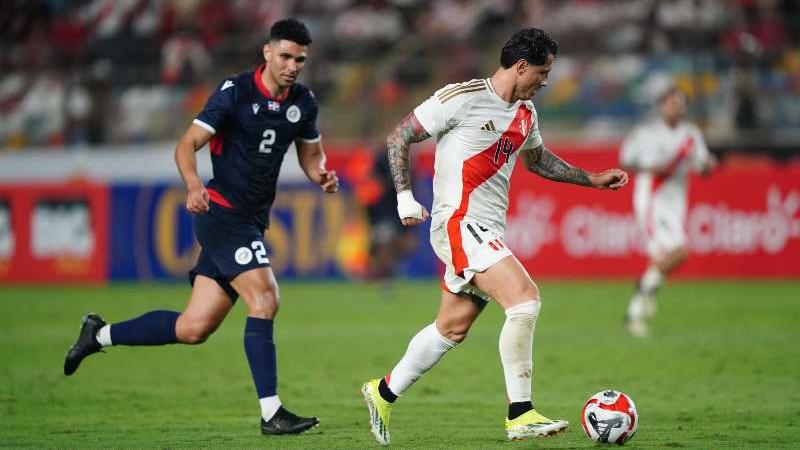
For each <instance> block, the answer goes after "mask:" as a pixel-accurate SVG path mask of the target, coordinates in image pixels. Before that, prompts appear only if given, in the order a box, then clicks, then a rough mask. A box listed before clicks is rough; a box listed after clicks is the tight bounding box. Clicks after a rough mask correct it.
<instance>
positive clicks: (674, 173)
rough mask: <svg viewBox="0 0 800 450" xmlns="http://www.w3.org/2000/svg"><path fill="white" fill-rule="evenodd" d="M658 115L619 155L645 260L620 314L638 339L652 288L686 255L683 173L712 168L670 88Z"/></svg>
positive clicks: (651, 305)
mask: <svg viewBox="0 0 800 450" xmlns="http://www.w3.org/2000/svg"><path fill="white" fill-rule="evenodd" d="M658 113H659V114H658V117H657V118H655V119H654V120H652V121H649V122H646V123H644V124H642V125H640V126H639V127H637V128H636V129H634V130H633V132H631V134H630V135H629V136H628V137H627V138H626V139H625V141H624V142H623V144H622V150H621V151H620V156H619V160H620V165H622V167H623V168H624V169H626V170H629V171H633V172H636V183H635V185H634V192H633V207H634V211H635V213H636V219H637V221H638V222H639V225H640V226H641V227H642V230H643V231H644V235H645V239H646V249H647V254H648V255H649V257H650V264H649V267H648V268H647V270H645V272H644V274H643V275H642V276H641V278H640V279H639V282H638V284H637V289H636V293H635V294H634V295H633V298H632V299H631V302H630V305H629V306H628V313H627V315H626V325H627V327H628V330H629V331H630V332H631V334H633V335H635V336H639V337H643V336H646V335H647V334H648V332H649V329H648V326H647V322H646V319H647V318H649V317H652V316H653V314H655V297H654V294H655V291H656V289H657V288H658V287H659V286H660V285H661V283H662V282H663V280H664V277H665V276H667V275H669V274H670V273H671V272H672V271H674V270H675V269H676V268H678V267H679V266H680V265H681V264H682V263H683V262H684V261H685V260H686V257H687V256H688V255H689V252H688V250H687V248H686V232H685V230H684V221H685V219H686V201H687V193H688V189H687V188H688V184H689V172H690V171H696V172H699V173H701V174H705V173H707V172H708V171H709V170H710V169H711V168H712V167H713V166H714V165H715V164H716V160H715V159H714V157H713V156H712V155H711V153H709V151H708V148H707V147H706V144H705V142H704V141H703V135H702V134H701V133H700V129H698V128H697V126H695V125H694V124H692V123H690V122H688V121H686V120H684V117H685V116H686V97H685V96H684V95H683V93H682V92H681V91H680V90H679V89H678V88H677V87H676V86H674V85H670V86H669V87H668V88H667V89H666V90H664V92H663V93H662V94H661V95H660V96H659V98H658Z"/></svg>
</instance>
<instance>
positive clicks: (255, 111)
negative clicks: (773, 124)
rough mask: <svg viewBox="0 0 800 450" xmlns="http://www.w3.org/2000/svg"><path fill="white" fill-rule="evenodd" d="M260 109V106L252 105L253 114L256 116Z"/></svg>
mask: <svg viewBox="0 0 800 450" xmlns="http://www.w3.org/2000/svg"><path fill="white" fill-rule="evenodd" d="M260 108H261V105H259V104H258V103H253V114H258V110H259V109H260Z"/></svg>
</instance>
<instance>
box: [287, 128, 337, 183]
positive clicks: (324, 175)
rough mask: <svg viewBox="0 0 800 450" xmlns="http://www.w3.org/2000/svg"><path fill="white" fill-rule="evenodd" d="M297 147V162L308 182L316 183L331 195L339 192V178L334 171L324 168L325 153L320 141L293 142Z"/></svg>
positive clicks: (299, 140)
mask: <svg viewBox="0 0 800 450" xmlns="http://www.w3.org/2000/svg"><path fill="white" fill-rule="evenodd" d="M295 145H296V146H297V160H298V161H299V162H300V167H301V168H302V169H303V172H305V174H306V176H307V177H308V179H309V180H311V181H313V182H314V183H317V184H318V185H319V187H321V188H322V190H323V191H325V192H327V193H329V194H333V193H334V192H336V191H338V190H339V177H337V176H336V171H335V170H328V169H326V168H325V159H326V158H325V151H324V150H323V149H322V141H319V140H318V141H316V142H307V141H304V140H302V139H297V140H296V141H295Z"/></svg>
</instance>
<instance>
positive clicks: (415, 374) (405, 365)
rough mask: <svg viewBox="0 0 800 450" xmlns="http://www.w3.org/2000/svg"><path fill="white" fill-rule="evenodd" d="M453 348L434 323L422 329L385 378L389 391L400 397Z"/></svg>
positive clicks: (453, 344)
mask: <svg viewBox="0 0 800 450" xmlns="http://www.w3.org/2000/svg"><path fill="white" fill-rule="evenodd" d="M455 346H456V342H453V341H451V340H450V339H447V338H446V337H444V336H442V335H441V334H439V330H437V329H436V322H434V323H432V324H430V325H428V326H427V327H425V328H423V329H422V330H420V332H419V333H417V334H416V335H415V336H414V337H413V338H411V342H409V343H408V349H406V353H405V355H403V358H402V359H400V362H398V363H397V365H396V366H394V369H392V371H391V373H390V374H389V375H388V376H387V377H386V382H387V383H388V385H389V390H391V391H392V392H393V393H394V394H395V395H397V396H400V395H402V394H403V392H405V391H406V390H407V389H408V388H410V387H411V385H412V384H414V382H415V381H417V380H418V379H419V377H421V376H422V374H423V373H425V372H427V371H428V370H429V369H430V368H431V367H433V366H434V365H435V364H436V363H437V362H439V360H440V359H441V358H442V356H444V354H445V353H447V351H448V350H450V349H451V348H453V347H455Z"/></svg>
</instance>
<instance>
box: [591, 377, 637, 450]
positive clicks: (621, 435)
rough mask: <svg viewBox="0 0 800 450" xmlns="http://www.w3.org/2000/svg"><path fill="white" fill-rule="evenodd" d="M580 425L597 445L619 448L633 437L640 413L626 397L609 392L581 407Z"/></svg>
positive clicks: (599, 394) (612, 391)
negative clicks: (602, 444) (616, 445)
mask: <svg viewBox="0 0 800 450" xmlns="http://www.w3.org/2000/svg"><path fill="white" fill-rule="evenodd" d="M581 423H582V424H583V431H584V432H586V436H587V437H588V438H589V439H591V440H593V441H596V442H602V443H606V444H619V445H622V444H624V443H626V442H628V441H629V440H631V438H632V437H633V435H634V434H636V429H637V428H639V413H638V412H637V411H636V405H634V404H633V400H631V398H630V397H628V396H627V395H626V394H624V393H622V392H619V391H614V390H612V389H608V390H606V391H600V392H598V393H597V394H594V395H593V396H592V397H591V398H589V400H587V401H586V404H585V405H583V411H582V413H581Z"/></svg>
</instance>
